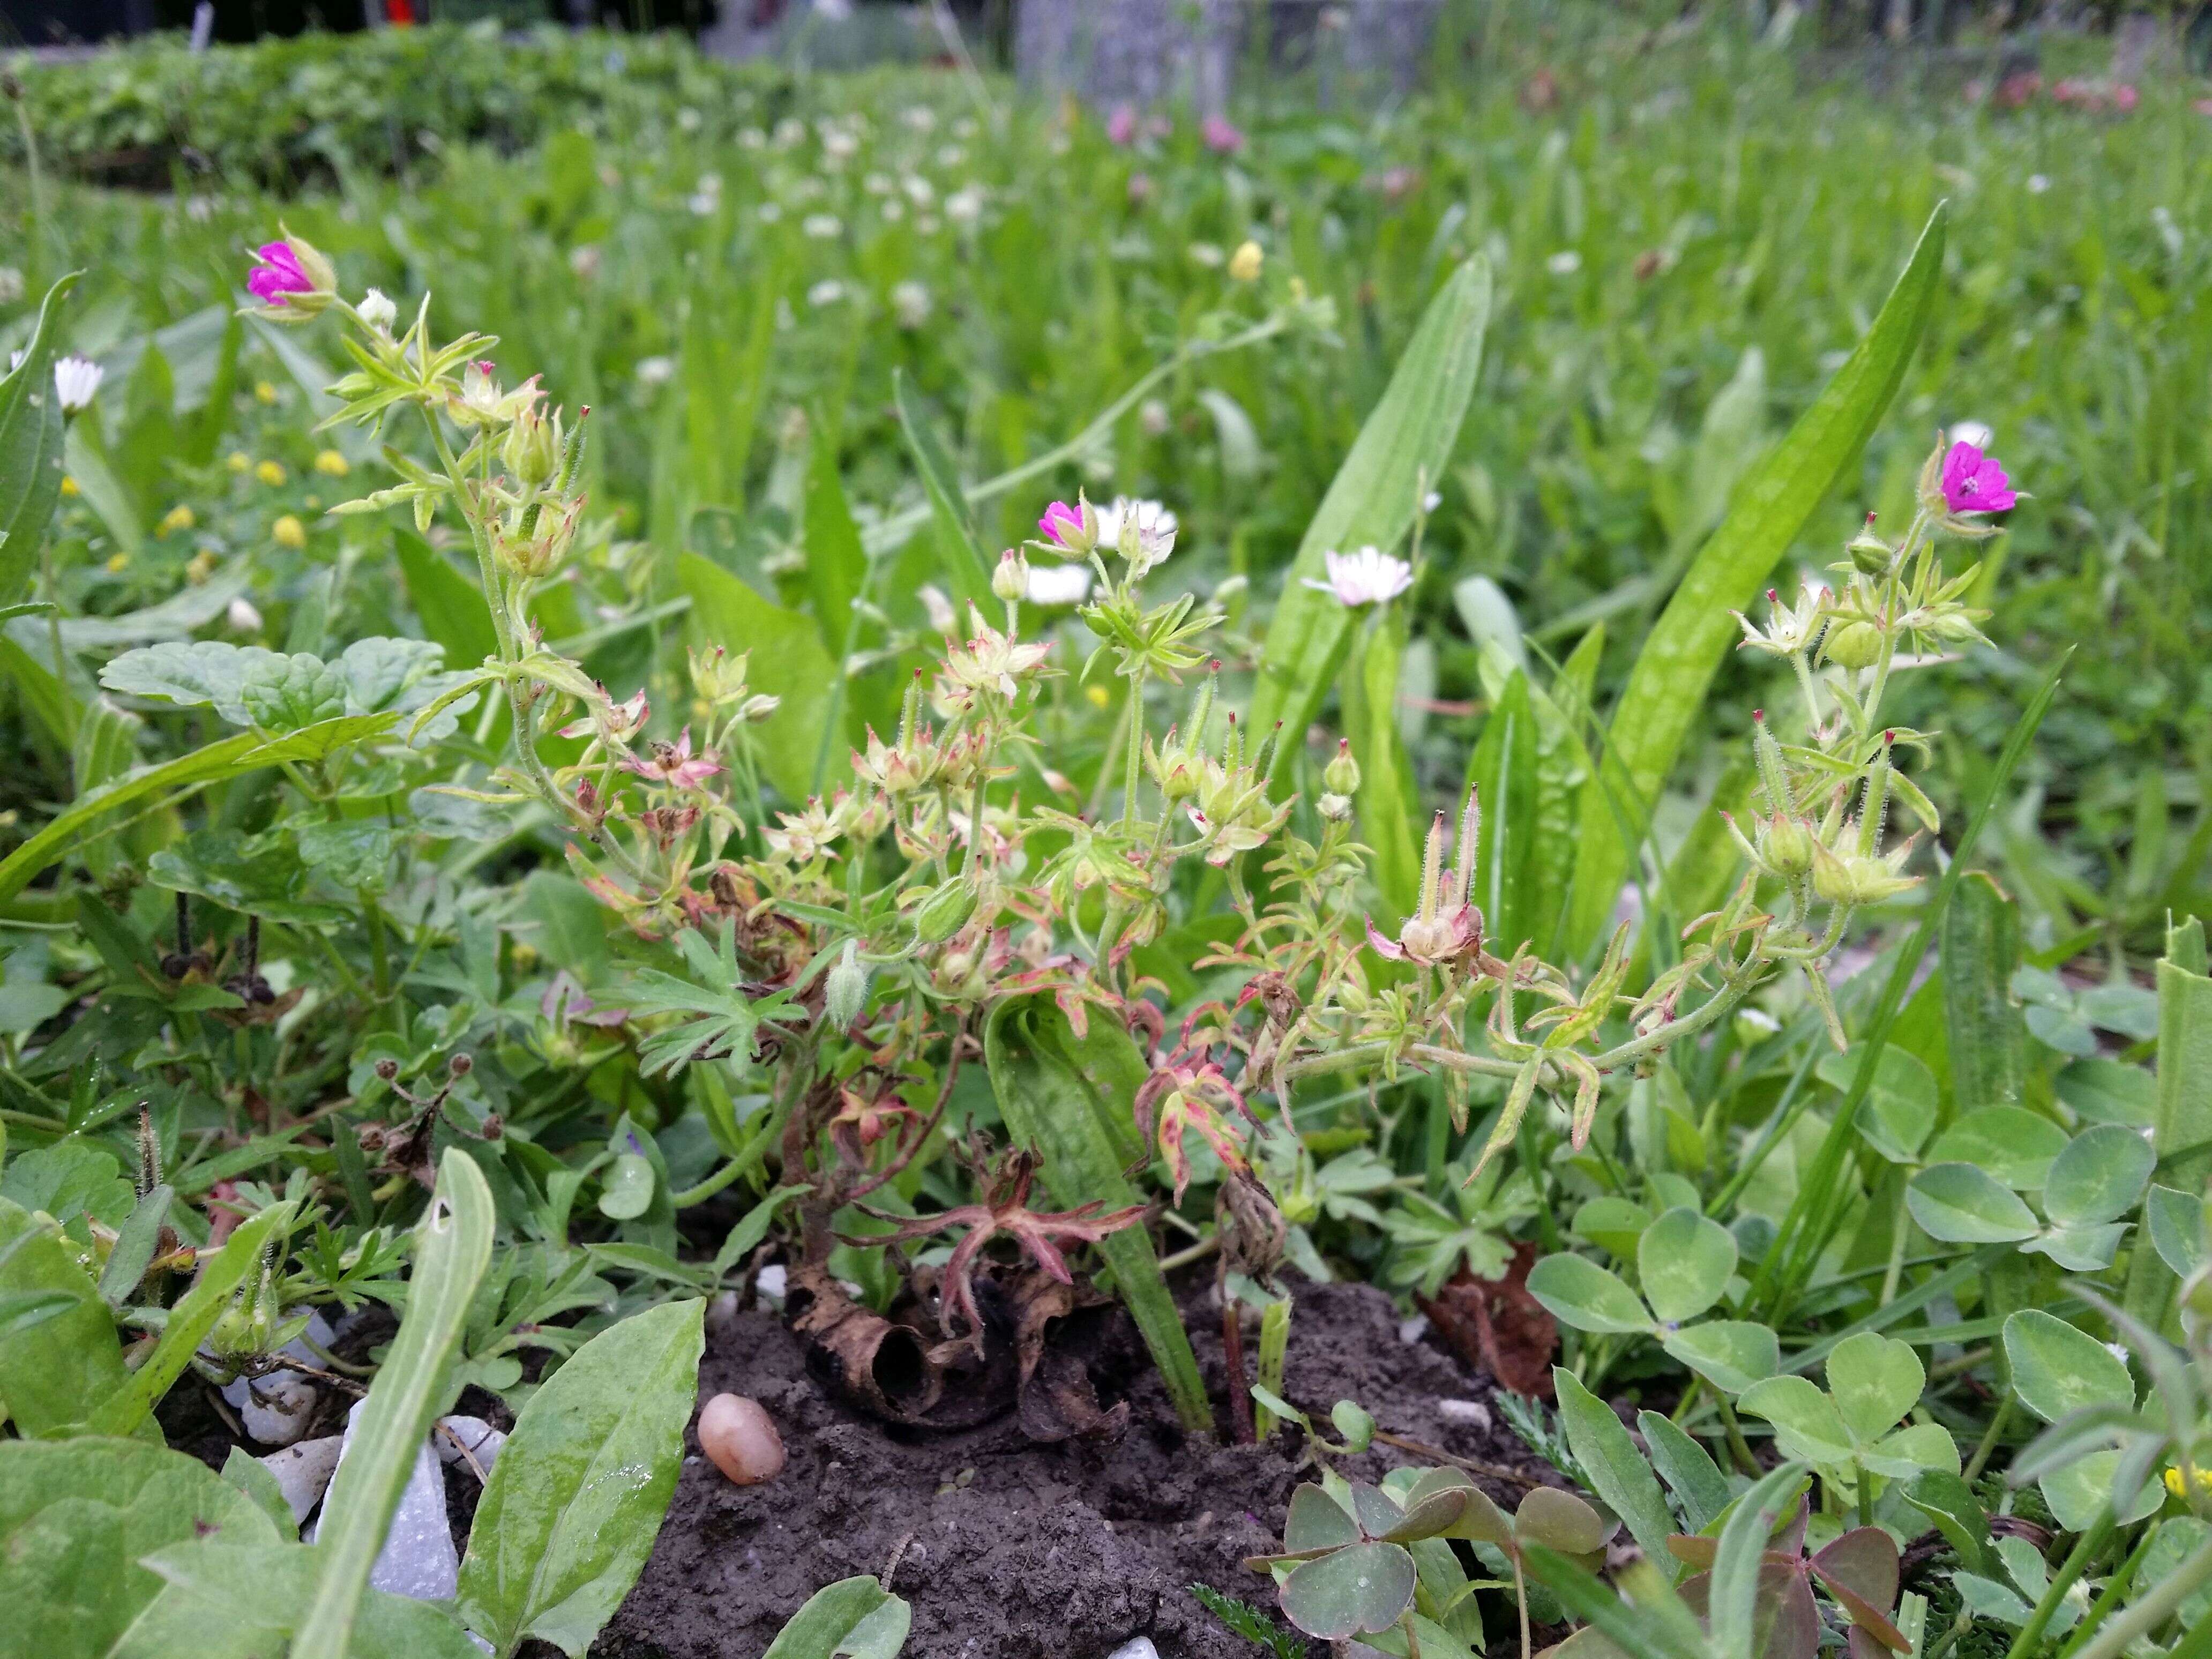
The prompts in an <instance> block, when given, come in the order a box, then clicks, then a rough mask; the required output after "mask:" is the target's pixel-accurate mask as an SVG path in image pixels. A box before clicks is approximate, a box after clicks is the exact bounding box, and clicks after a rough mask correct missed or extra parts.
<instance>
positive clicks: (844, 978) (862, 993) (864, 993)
mask: <svg viewBox="0 0 2212 1659" xmlns="http://www.w3.org/2000/svg"><path fill="white" fill-rule="evenodd" d="M868 978H869V975H868V970H867V969H866V968H865V967H863V966H862V965H861V963H860V941H859V940H858V939H847V940H846V941H845V951H844V954H843V955H842V956H840V957H838V958H837V965H836V967H834V968H832V969H830V970H829V984H828V986H827V987H825V992H824V996H823V1017H824V1018H825V1019H826V1021H827V1023H828V1024H829V1029H830V1030H833V1031H842V1030H845V1028H846V1027H848V1026H849V1025H850V1024H852V1023H853V1022H854V1020H856V1019H858V1018H860V1011H861V1009H863V1008H865V1007H866V1006H867V1002H868Z"/></svg>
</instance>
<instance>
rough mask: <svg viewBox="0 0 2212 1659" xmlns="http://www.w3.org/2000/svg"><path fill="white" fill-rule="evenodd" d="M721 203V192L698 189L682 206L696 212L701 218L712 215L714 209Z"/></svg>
mask: <svg viewBox="0 0 2212 1659" xmlns="http://www.w3.org/2000/svg"><path fill="white" fill-rule="evenodd" d="M721 205H722V194H721V192H720V191H714V190H702V191H697V192H696V193H695V194H694V195H693V196H692V197H690V200H689V201H687V202H685V203H684V206H686V207H688V208H690V210H691V211H692V212H694V213H696V214H697V215H698V216H700V217H701V218H702V219H706V218H711V217H712V216H714V210H715V209H717V208H719V207H720V206H721Z"/></svg>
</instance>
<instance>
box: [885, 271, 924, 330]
mask: <svg viewBox="0 0 2212 1659" xmlns="http://www.w3.org/2000/svg"><path fill="white" fill-rule="evenodd" d="M891 315H892V316H893V317H894V318H896V319H897V322H898V325H899V326H900V327H901V328H903V329H916V328H920V327H921V325H923V324H924V323H926V322H927V321H928V320H929V289H927V288H926V287H924V286H923V285H922V284H921V283H917V282H915V281H914V280H913V279H912V278H908V280H907V281H905V282H903V283H899V284H898V285H897V286H896V287H895V288H893V289H891Z"/></svg>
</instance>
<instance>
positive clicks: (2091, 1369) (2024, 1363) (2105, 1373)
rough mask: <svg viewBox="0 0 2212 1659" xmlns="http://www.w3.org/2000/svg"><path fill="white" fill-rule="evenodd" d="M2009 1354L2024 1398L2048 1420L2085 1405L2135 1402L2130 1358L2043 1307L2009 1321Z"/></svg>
mask: <svg viewBox="0 0 2212 1659" xmlns="http://www.w3.org/2000/svg"><path fill="white" fill-rule="evenodd" d="M2004 1349H2005V1359H2006V1361H2007V1362H2008V1364H2009V1365H2010V1366H2011V1369H2012V1390H2013V1392H2014V1393H2015V1394H2016V1395H2019V1396H2020V1402H2021V1404H2022V1405H2023V1406H2026V1407H2027V1408H2028V1410H2030V1411H2032V1412H2033V1413H2035V1414H2036V1415H2037V1416H2038V1417H2039V1418H2041V1419H2043V1420H2044V1421H2045V1422H2046V1423H2056V1422H2057V1420H2058V1419H2060V1418H2062V1417H2064V1416H2065V1415H2066V1414H2067V1413H2069V1412H2075V1411H2079V1410H2080V1409H2081V1407H2084V1406H2132V1405H2134V1404H2135V1403H2136V1385H2135V1379H2134V1378H2133V1377H2132V1376H2130V1375H2129V1374H2128V1366H2127V1362H2126V1361H2125V1360H2124V1359H2122V1358H2120V1357H2119V1356H2118V1354H2116V1353H2114V1352H2112V1350H2111V1349H2110V1348H2107V1347H2106V1346H2105V1345H2104V1344H2103V1343H2101V1342H2100V1341H2098V1340H2097V1339H2096V1338H2095V1337H2093V1336H2092V1335H2090V1334H2088V1332H2087V1331H2085V1330H2082V1329H2081V1328H2079V1327H2077V1326H2073V1325H2069V1324H2068V1323H2067V1322H2065V1321H2064V1320H2063V1319H2061V1318H2059V1317H2057V1316H2056V1315H2055V1314H2047V1313H2045V1312H2044V1311H2043V1310H2042V1309H2040V1308H2023V1309H2021V1310H2020V1311H2019V1312H2018V1313H2015V1314H2014V1315H2013V1316H2011V1317H2010V1318H2009V1319H2008V1320H2006V1321H2005V1325H2004Z"/></svg>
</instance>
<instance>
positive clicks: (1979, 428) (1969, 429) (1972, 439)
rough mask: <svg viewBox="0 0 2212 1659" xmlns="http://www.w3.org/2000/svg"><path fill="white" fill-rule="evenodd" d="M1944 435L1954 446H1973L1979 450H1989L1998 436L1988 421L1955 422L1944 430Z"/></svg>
mask: <svg viewBox="0 0 2212 1659" xmlns="http://www.w3.org/2000/svg"><path fill="white" fill-rule="evenodd" d="M1943 435H1944V436H1945V437H1946V438H1948V439H1949V440H1950V441H1952V442H1953V443H1954V444H1972V445H1973V447H1975V448H1977V449H1987V448H1988V447H1990V442H1991V441H1992V440H1994V439H1995V438H1996V433H1995V432H1993V431H1991V430H1990V424H1989V422H1986V421H1954V422H1951V424H1950V425H1949V426H1948V427H1947V428H1944V432H1943Z"/></svg>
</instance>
